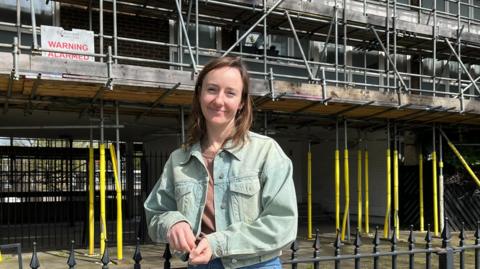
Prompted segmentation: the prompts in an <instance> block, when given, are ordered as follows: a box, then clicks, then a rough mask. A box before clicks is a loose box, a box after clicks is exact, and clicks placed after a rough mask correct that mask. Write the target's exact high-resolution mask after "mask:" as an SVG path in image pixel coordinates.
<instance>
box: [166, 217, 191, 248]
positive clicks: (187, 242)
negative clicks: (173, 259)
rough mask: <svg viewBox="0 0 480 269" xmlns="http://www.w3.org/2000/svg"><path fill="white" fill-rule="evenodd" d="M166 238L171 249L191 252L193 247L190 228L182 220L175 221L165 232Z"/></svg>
mask: <svg viewBox="0 0 480 269" xmlns="http://www.w3.org/2000/svg"><path fill="white" fill-rule="evenodd" d="M167 240H168V243H169V244H170V247H171V248H172V249H173V250H177V251H182V252H191V251H192V250H193V249H195V236H194V235H193V231H192V228H191V227H190V225H189V224H188V223H186V222H184V221H182V222H178V223H175V224H174V225H173V226H172V227H171V228H170V230H169V231H168V233H167Z"/></svg>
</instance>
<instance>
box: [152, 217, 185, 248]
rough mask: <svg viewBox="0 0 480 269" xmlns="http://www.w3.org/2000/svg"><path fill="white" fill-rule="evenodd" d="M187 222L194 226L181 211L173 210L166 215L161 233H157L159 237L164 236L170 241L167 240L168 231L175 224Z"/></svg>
mask: <svg viewBox="0 0 480 269" xmlns="http://www.w3.org/2000/svg"><path fill="white" fill-rule="evenodd" d="M182 221H184V222H186V223H188V225H190V227H192V224H191V223H190V222H189V221H188V220H187V218H186V217H185V216H184V215H183V214H182V213H180V212H178V211H172V212H170V213H169V214H168V215H167V216H165V217H164V219H163V225H162V227H161V229H159V232H160V233H161V234H159V235H157V236H158V238H162V239H163V241H164V242H166V243H167V242H168V240H167V233H168V231H170V228H172V226H173V225H175V224H177V223H179V222H182Z"/></svg>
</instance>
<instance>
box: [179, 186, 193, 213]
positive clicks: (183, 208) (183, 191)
mask: <svg viewBox="0 0 480 269" xmlns="http://www.w3.org/2000/svg"><path fill="white" fill-rule="evenodd" d="M175 200H176V202H177V210H178V211H180V213H182V214H183V215H184V216H185V217H187V218H189V217H190V216H189V215H190V214H192V211H194V210H193V209H194V203H195V184H194V183H190V182H182V183H179V184H176V185H175Z"/></svg>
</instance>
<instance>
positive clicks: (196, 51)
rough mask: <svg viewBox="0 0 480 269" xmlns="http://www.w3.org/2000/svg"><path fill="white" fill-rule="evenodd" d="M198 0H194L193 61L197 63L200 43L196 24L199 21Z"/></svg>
mask: <svg viewBox="0 0 480 269" xmlns="http://www.w3.org/2000/svg"><path fill="white" fill-rule="evenodd" d="M198 12H199V10H198V0H195V62H196V63H197V64H199V60H198V56H199V54H200V50H199V48H200V44H199V43H198V42H199V35H198V24H199V23H200V22H199V20H198Z"/></svg>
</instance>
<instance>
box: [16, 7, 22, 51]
mask: <svg viewBox="0 0 480 269" xmlns="http://www.w3.org/2000/svg"><path fill="white" fill-rule="evenodd" d="M16 11H17V23H16V25H15V26H16V27H17V38H18V44H20V45H22V29H21V27H22V5H21V4H20V0H17V5H16Z"/></svg>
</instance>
